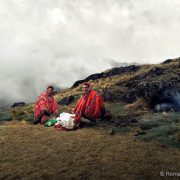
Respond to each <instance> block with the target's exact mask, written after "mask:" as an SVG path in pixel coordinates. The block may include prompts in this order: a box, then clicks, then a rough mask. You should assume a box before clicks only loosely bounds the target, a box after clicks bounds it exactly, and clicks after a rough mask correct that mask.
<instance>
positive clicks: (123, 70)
mask: <svg viewBox="0 0 180 180" xmlns="http://www.w3.org/2000/svg"><path fill="white" fill-rule="evenodd" d="M138 69H139V66H135V65H131V66H127V67H116V68H112V69H110V70H108V71H106V72H102V73H97V74H92V75H90V76H88V77H87V78H85V79H84V80H79V81H76V82H75V83H74V84H73V86H72V88H75V87H77V86H79V84H82V83H84V82H86V81H90V80H97V79H101V78H106V77H112V76H116V75H121V74H123V73H127V72H136V71H137V70H138Z"/></svg>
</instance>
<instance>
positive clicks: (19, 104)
mask: <svg viewBox="0 0 180 180" xmlns="http://www.w3.org/2000/svg"><path fill="white" fill-rule="evenodd" d="M25 105H26V103H25V102H16V103H14V104H13V105H12V106H11V107H12V108H13V107H17V106H25Z"/></svg>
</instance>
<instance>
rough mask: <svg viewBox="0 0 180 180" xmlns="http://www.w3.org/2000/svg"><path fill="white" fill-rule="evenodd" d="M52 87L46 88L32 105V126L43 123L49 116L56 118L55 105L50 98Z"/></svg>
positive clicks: (51, 97) (56, 109)
mask: <svg viewBox="0 0 180 180" xmlns="http://www.w3.org/2000/svg"><path fill="white" fill-rule="evenodd" d="M53 91H54V87H52V86H48V87H47V90H46V92H43V93H41V94H40V95H39V97H38V99H37V100H36V103H35V105H34V124H37V123H45V122H46V121H47V120H49V119H50V117H51V116H55V117H57V111H58V108H57V103H56V101H55V100H54V97H53V96H52V94H53Z"/></svg>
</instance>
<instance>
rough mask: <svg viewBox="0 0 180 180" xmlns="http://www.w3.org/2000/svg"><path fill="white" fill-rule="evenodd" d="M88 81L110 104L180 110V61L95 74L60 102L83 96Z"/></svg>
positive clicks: (81, 81)
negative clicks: (84, 86)
mask: <svg viewBox="0 0 180 180" xmlns="http://www.w3.org/2000/svg"><path fill="white" fill-rule="evenodd" d="M85 81H89V82H90V83H91V85H92V88H93V89H95V90H97V91H98V92H99V93H101V94H102V96H103V98H104V100H105V101H106V102H125V103H135V102H136V101H138V100H139V99H143V100H144V101H145V102H146V103H147V105H148V106H149V108H151V109H154V110H159V111H161V110H163V108H165V109H168V108H170V109H171V108H172V109H174V110H178V109H179V106H180V102H179V99H180V98H179V97H180V96H179V93H180V58H176V59H168V60H166V61H164V62H163V63H161V64H152V65H149V64H147V65H130V66H126V67H115V68H112V69H109V70H107V71H104V72H101V73H96V74H92V75H90V76H88V77H87V78H85V79H84V80H78V81H76V82H75V83H74V84H73V86H72V87H71V88H70V89H68V90H67V91H65V93H58V94H57V95H56V99H60V98H63V97H66V96H69V95H74V96H75V97H79V95H80V93H81V84H82V83H83V82H85ZM158 105H159V107H158ZM161 106H162V107H161ZM158 108H159V109H158Z"/></svg>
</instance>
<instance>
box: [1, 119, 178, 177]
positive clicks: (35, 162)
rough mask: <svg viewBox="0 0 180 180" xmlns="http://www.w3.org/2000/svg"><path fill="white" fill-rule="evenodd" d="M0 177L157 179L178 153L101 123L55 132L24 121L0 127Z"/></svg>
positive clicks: (175, 168)
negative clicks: (107, 128) (111, 130)
mask: <svg viewBox="0 0 180 180" xmlns="http://www.w3.org/2000/svg"><path fill="white" fill-rule="evenodd" d="M0 146H1V152H0V164H1V166H0V179H98V180H99V179H161V177H160V175H159V173H160V172H161V171H169V172H178V171H179V170H180V163H179V162H180V151H179V150H178V149H173V148H170V147H167V146H164V145H160V144H158V143H145V142H143V141H140V140H137V139H135V137H133V136H132V134H131V133H121V134H115V135H113V136H112V135H109V134H107V132H106V131H105V130H104V129H103V128H102V127H93V128H83V129H79V130H77V131H55V130H54V128H46V127H44V126H41V125H36V126H34V125H32V124H29V123H27V122H25V121H22V122H17V121H11V122H8V123H4V124H1V125H0Z"/></svg>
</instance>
